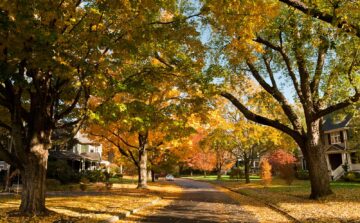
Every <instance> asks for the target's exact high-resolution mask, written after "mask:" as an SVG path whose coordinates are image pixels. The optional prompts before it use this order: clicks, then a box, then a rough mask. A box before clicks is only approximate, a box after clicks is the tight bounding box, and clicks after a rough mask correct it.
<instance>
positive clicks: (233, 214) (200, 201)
mask: <svg viewBox="0 0 360 223" xmlns="http://www.w3.org/2000/svg"><path fill="white" fill-rule="evenodd" d="M174 183H175V184H177V185H179V186H181V187H182V188H183V189H184V193H183V194H182V196H180V197H179V198H173V199H174V200H173V201H172V202H171V203H170V205H167V206H165V207H163V208H161V209H160V210H156V211H154V212H151V213H150V214H149V213H147V214H146V213H145V215H144V216H143V217H140V218H139V216H138V217H136V216H133V217H130V218H129V219H127V220H126V221H127V222H132V221H135V222H159V223H165V222H166V223H210V222H257V221H256V219H255V218H254V216H252V215H251V214H250V213H248V212H245V211H244V210H243V209H242V207H241V204H238V203H237V202H236V201H234V200H233V199H231V198H230V197H229V196H228V195H227V194H225V193H223V192H221V191H219V190H217V189H216V188H215V187H213V186H212V185H211V184H209V183H205V182H199V181H193V180H186V179H175V181H174ZM139 214H140V213H139Z"/></svg>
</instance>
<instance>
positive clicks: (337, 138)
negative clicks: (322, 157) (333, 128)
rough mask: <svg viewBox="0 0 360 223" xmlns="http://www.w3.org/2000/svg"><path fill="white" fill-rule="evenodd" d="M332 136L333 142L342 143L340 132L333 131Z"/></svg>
mask: <svg viewBox="0 0 360 223" xmlns="http://www.w3.org/2000/svg"><path fill="white" fill-rule="evenodd" d="M330 137H331V144H339V143H341V136H340V132H334V133H331V135H330Z"/></svg>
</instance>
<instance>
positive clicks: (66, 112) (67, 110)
mask: <svg viewBox="0 0 360 223" xmlns="http://www.w3.org/2000/svg"><path fill="white" fill-rule="evenodd" d="M82 89H83V88H82V87H81V88H80V89H79V90H78V92H77V93H76V96H75V98H74V101H73V102H72V103H71V105H70V106H69V107H68V108H66V109H65V110H64V111H62V112H60V113H59V114H55V120H59V119H61V118H63V117H64V116H66V115H68V114H70V113H71V111H72V110H73V109H74V108H75V106H76V104H77V103H78V102H79V100H80V96H81V92H82Z"/></svg>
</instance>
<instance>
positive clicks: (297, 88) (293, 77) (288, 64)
mask: <svg viewBox="0 0 360 223" xmlns="http://www.w3.org/2000/svg"><path fill="white" fill-rule="evenodd" d="M254 41H255V42H258V43H261V44H263V45H265V46H267V47H269V48H270V49H273V50H275V51H277V52H278V53H280V55H281V56H282V58H283V60H284V62H285V65H286V68H287V70H288V74H289V76H290V78H291V80H292V82H293V85H294V88H295V91H296V93H297V95H298V96H299V99H300V101H302V102H303V101H304V97H303V94H302V91H301V89H300V85H299V82H298V80H297V78H296V74H295V72H294V70H293V68H292V66H291V60H290V58H289V57H288V55H287V54H286V53H285V52H284V50H283V49H282V48H281V47H279V46H276V45H274V44H272V43H271V42H269V41H267V40H265V39H263V38H261V37H257V38H256V39H255V40H254Z"/></svg>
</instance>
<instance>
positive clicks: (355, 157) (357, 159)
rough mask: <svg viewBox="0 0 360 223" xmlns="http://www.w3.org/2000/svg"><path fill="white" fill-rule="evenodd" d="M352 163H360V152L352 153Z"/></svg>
mask: <svg viewBox="0 0 360 223" xmlns="http://www.w3.org/2000/svg"><path fill="white" fill-rule="evenodd" d="M350 158H351V163H352V164H360V153H359V152H357V153H351V154H350Z"/></svg>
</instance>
